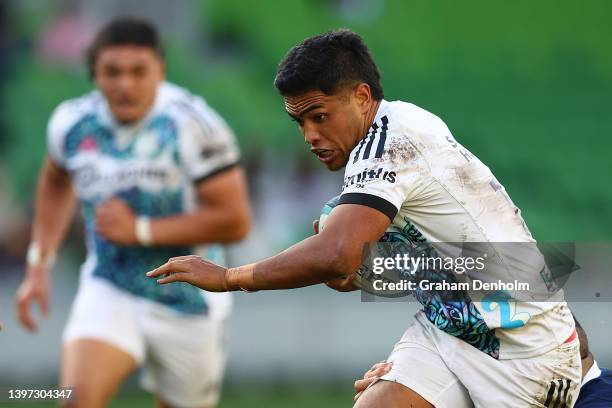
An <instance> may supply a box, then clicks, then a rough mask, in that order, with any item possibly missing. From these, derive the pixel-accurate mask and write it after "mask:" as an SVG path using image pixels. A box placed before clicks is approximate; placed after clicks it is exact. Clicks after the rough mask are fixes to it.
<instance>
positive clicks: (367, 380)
mask: <svg viewBox="0 0 612 408" xmlns="http://www.w3.org/2000/svg"><path fill="white" fill-rule="evenodd" d="M392 366H393V363H391V362H388V361H381V362H380V363H376V364H374V365H373V366H372V368H370V369H369V370H368V371H366V372H365V374H364V375H363V378H362V379H361V380H357V381H355V385H354V387H355V396H354V397H353V399H354V400H355V401H357V398H359V397H360V396H361V393H363V392H364V391H365V390H366V389H367V388H368V387H369V386H370V385H372V384H373V383H374V382H375V381H376V380H378V379H379V378H380V377H382V376H383V375H385V374H387V373H388V372H389V371H391V367H392Z"/></svg>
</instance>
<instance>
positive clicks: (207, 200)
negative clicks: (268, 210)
mask: <svg viewBox="0 0 612 408" xmlns="http://www.w3.org/2000/svg"><path fill="white" fill-rule="evenodd" d="M196 188H197V193H198V198H199V200H200V202H201V204H202V206H203V207H204V208H209V209H210V208H214V209H216V210H218V211H223V212H224V213H225V214H226V218H227V219H228V220H229V221H228V223H229V225H226V229H232V230H233V231H234V232H235V239H240V238H243V237H244V236H245V235H246V234H247V233H248V231H249V228H250V223H251V210H250V204H249V196H248V188H247V183H246V177H245V175H244V171H243V170H242V167H240V166H238V165H237V166H233V167H232V168H230V169H227V170H225V171H223V172H221V173H218V174H216V175H214V176H212V177H209V178H207V179H205V180H203V181H200V182H199V183H198V184H197V185H196Z"/></svg>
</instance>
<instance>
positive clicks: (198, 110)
mask: <svg viewBox="0 0 612 408" xmlns="http://www.w3.org/2000/svg"><path fill="white" fill-rule="evenodd" d="M186 110H187V111H188V112H187V114H186V115H185V120H184V121H183V125H182V127H181V135H180V144H179V151H180V155H181V161H182V163H183V166H184V168H185V171H186V172H187V175H188V177H190V178H191V180H193V181H194V182H195V183H198V182H200V181H203V180H205V179H207V178H209V177H212V176H214V175H216V174H218V173H220V172H222V171H224V170H227V169H229V168H231V167H233V166H235V165H237V164H238V162H239V160H240V151H239V149H238V144H237V143H236V138H235V136H234V133H233V132H232V130H231V129H230V128H229V126H228V125H227V123H226V122H225V121H224V120H223V118H221V116H219V114H218V113H217V112H215V111H214V110H213V109H212V108H210V107H209V106H208V105H206V103H205V102H204V101H202V100H199V99H197V98H195V97H194V98H193V99H192V102H191V103H190V105H189V106H188V107H186Z"/></svg>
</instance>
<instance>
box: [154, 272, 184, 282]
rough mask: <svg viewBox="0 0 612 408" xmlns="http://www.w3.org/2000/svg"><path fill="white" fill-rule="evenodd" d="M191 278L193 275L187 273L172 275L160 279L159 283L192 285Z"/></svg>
mask: <svg viewBox="0 0 612 408" xmlns="http://www.w3.org/2000/svg"><path fill="white" fill-rule="evenodd" d="M191 276H192V275H191V273H187V272H179V273H172V274H170V275H168V276H166V277H165V278H161V279H158V280H157V283H159V284H160V285H165V284H166V283H171V282H188V283H192V282H191V280H192V279H191Z"/></svg>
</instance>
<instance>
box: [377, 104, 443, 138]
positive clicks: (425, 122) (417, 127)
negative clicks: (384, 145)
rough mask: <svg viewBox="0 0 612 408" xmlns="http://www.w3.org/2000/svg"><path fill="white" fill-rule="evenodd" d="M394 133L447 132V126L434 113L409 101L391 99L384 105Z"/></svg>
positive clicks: (430, 133) (429, 133)
mask: <svg viewBox="0 0 612 408" xmlns="http://www.w3.org/2000/svg"><path fill="white" fill-rule="evenodd" d="M385 108H386V110H387V112H388V113H387V116H388V117H389V118H390V122H391V124H392V129H393V130H394V131H395V132H394V133H403V134H428V135H432V134H447V133H448V132H449V130H448V127H447V126H446V124H445V123H444V121H443V120H442V119H440V118H439V117H438V116H436V115H435V114H433V113H431V112H429V111H427V110H425V109H423V108H421V107H419V106H417V105H415V104H413V103H409V102H404V101H392V102H387V103H386V105H385Z"/></svg>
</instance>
